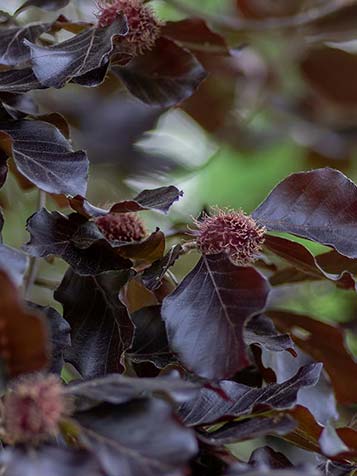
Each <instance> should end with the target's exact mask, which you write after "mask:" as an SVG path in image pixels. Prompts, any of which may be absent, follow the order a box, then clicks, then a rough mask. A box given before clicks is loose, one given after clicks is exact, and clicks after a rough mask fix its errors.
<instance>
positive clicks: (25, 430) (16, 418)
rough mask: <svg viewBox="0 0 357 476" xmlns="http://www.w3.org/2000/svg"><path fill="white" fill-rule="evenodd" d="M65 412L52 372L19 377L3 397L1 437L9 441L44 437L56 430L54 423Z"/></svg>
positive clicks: (43, 439) (28, 441)
mask: <svg viewBox="0 0 357 476" xmlns="http://www.w3.org/2000/svg"><path fill="white" fill-rule="evenodd" d="M66 414H68V402H66V400H65V398H64V395H63V391H62V384H61V382H60V380H59V378H58V377H57V376H56V375H43V374H29V375H26V376H25V377H21V378H19V379H17V380H16V381H15V382H14V383H13V384H12V385H11V387H10V388H9V389H8V391H7V393H6V394H5V397H4V406H3V415H2V418H3V424H4V433H5V437H4V439H5V441H7V442H8V443H11V444H15V443H31V444H37V443H39V442H41V441H46V440H48V439H50V438H51V437H53V436H55V435H56V434H57V433H58V424H59V422H60V420H61V418H62V417H63V416H65V415H66Z"/></svg>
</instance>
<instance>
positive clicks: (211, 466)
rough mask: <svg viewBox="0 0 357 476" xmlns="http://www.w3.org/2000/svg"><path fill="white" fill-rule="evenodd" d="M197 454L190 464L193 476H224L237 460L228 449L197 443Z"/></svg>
mask: <svg viewBox="0 0 357 476" xmlns="http://www.w3.org/2000/svg"><path fill="white" fill-rule="evenodd" d="M199 450H200V452H199V454H198V455H197V456H196V458H195V459H194V461H192V463H191V468H192V475H194V476H224V475H226V473H227V469H228V468H229V467H231V466H232V465H233V464H234V463H235V462H236V461H237V460H236V458H235V457H234V456H233V454H232V453H231V452H230V450H229V449H226V448H224V447H223V448H220V447H218V446H212V445H206V444H204V443H203V442H202V441H199Z"/></svg>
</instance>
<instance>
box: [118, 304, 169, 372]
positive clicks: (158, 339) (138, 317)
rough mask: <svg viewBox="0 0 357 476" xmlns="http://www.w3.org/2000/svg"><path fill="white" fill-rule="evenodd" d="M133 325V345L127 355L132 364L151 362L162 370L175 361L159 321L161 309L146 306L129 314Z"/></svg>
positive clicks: (163, 325)
mask: <svg viewBox="0 0 357 476" xmlns="http://www.w3.org/2000/svg"><path fill="white" fill-rule="evenodd" d="M130 317H131V320H132V321H133V323H134V326H135V331H134V339H133V345H132V346H131V348H130V350H129V351H128V353H127V355H128V357H129V359H130V360H132V361H133V362H137V363H140V362H152V363H153V364H154V365H155V366H156V367H158V368H159V369H160V368H164V367H166V365H168V364H170V363H171V362H174V361H175V358H174V356H173V355H172V352H171V350H170V348H169V344H168V342H167V335H166V329H165V324H164V323H163V321H162V319H161V307H160V306H158V305H156V306H147V307H144V308H142V309H139V310H138V311H136V312H133V313H132V314H131V316H130Z"/></svg>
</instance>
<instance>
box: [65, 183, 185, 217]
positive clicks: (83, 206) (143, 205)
mask: <svg viewBox="0 0 357 476" xmlns="http://www.w3.org/2000/svg"><path fill="white" fill-rule="evenodd" d="M182 196H183V192H181V191H180V190H178V189H177V188H176V187H174V186H173V185H170V186H169V187H160V188H154V189H152V190H143V191H142V192H141V193H139V195H137V196H136V197H134V198H133V199H132V200H123V201H122V202H118V203H115V204H114V205H112V206H111V208H110V209H109V210H104V209H102V208H97V207H94V206H93V205H91V204H90V203H89V202H88V201H87V200H86V199H85V198H83V197H81V196H79V195H77V196H75V197H74V198H72V199H70V205H71V207H72V208H73V209H74V210H76V211H77V212H78V213H80V214H82V215H83V216H85V217H87V218H94V217H100V216H104V215H107V214H108V213H131V212H140V211H143V210H155V211H159V212H163V213H167V212H168V211H169V209H170V208H171V206H172V205H173V204H174V203H175V202H176V201H177V200H179V199H180V198H181V197H182Z"/></svg>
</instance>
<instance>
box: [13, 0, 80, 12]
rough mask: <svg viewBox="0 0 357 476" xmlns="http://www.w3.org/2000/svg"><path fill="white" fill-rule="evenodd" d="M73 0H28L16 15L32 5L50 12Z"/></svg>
mask: <svg viewBox="0 0 357 476" xmlns="http://www.w3.org/2000/svg"><path fill="white" fill-rule="evenodd" d="M70 1H71V0H27V1H26V2H25V3H24V4H22V5H21V7H19V8H18V9H17V10H16V12H15V15H18V14H19V13H21V12H22V11H24V10H26V9H27V8H30V7H38V8H43V9H44V10H47V11H49V12H52V11H55V10H59V9H60V8H64V7H65V6H67V5H68V4H69V2H70Z"/></svg>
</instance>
